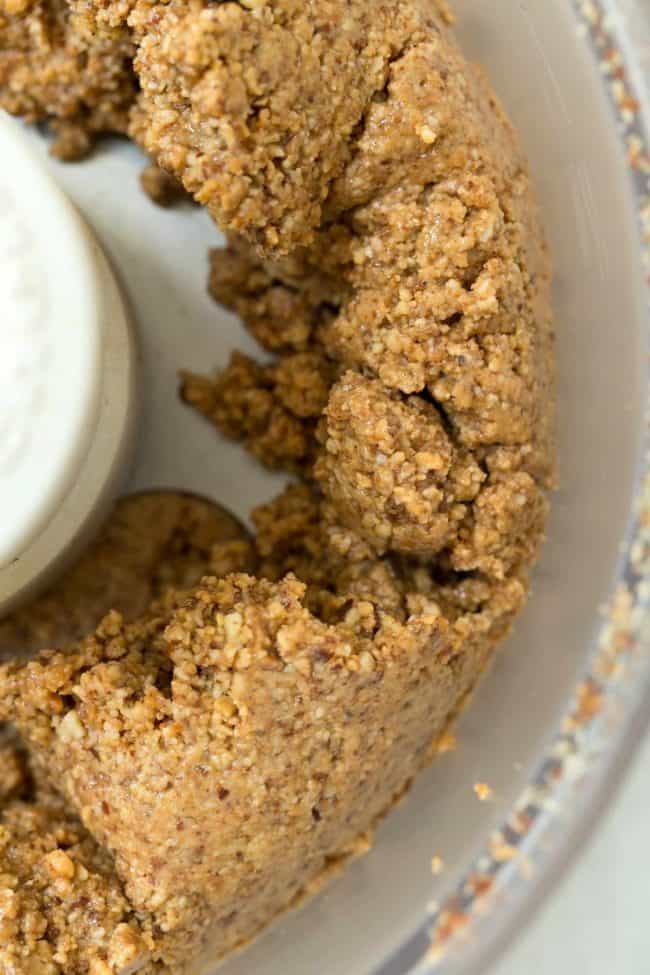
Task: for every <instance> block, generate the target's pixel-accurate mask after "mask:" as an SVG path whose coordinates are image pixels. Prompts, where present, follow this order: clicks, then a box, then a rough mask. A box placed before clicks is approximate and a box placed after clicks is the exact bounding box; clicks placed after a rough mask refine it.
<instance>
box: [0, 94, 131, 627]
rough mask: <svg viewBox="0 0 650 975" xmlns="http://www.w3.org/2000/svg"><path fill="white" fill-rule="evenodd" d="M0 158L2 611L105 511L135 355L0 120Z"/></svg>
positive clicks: (126, 421) (79, 244)
mask: <svg viewBox="0 0 650 975" xmlns="http://www.w3.org/2000/svg"><path fill="white" fill-rule="evenodd" d="M0 158H2V167H1V168H0V609H2V608H3V606H6V605H7V604H8V602H9V601H14V602H15V600H16V598H17V595H18V593H19V592H24V591H27V589H28V588H30V586H31V583H32V581H37V577H38V576H39V575H41V574H42V573H43V572H44V571H45V570H46V569H50V568H51V567H52V565H53V564H54V562H55V561H56V559H57V558H58V556H59V555H60V554H62V552H63V550H64V549H65V550H68V549H70V547H71V546H72V543H73V542H74V541H75V536H76V534H77V530H78V529H79V530H81V529H82V528H83V527H84V525H85V524H86V523H89V522H90V521H96V511H95V509H96V507H97V505H98V504H100V503H101V504H105V501H106V497H105V496H106V493H107V484H109V482H110V483H111V484H112V482H113V480H115V464H116V463H118V462H119V463H123V461H124V441H125V439H126V437H127V434H129V433H130V430H131V426H132V424H131V420H130V416H131V399H132V392H133V385H134V380H133V368H134V363H133V359H134V355H133V347H132V343H131V339H130V335H129V334H128V326H127V321H126V316H125V313H124V307H123V304H122V301H121V297H120V296H119V292H118V290H117V288H116V285H115V282H114V280H113V278H112V275H111V272H110V271H109V270H108V267H107V265H106V262H105V259H104V257H103V255H102V253H101V251H100V249H99V247H98V245H97V243H96V241H95V240H94V238H93V237H92V235H91V234H90V233H89V231H88V229H87V227H86V226H85V224H84V222H83V221H82V219H81V218H80V216H79V214H78V213H77V211H76V210H75V209H74V207H73V206H72V204H71V203H70V202H69V201H68V199H67V197H66V196H65V195H64V194H63V193H62V191H61V190H60V189H59V188H58V187H57V185H56V183H55V182H54V180H53V179H52V177H51V176H50V174H49V172H48V170H47V167H46V166H45V164H44V162H43V161H42V160H41V159H40V158H39V157H38V155H37V154H36V152H35V150H34V149H33V148H32V147H31V146H30V145H29V144H27V142H26V141H25V139H24V136H23V133H22V132H21V130H20V126H19V125H18V124H17V123H16V122H14V121H13V120H11V119H9V118H8V117H7V116H5V115H4V114H3V113H0ZM98 445H99V446H100V447H101V451H100V450H98ZM98 453H101V456H99V457H98V456H96V455H97V454H98ZM91 457H92V468H93V469H92V471H89V470H88V465H89V463H90V460H89V459H90V458H91ZM80 485H81V486H80ZM62 510H65V524H64V522H63V519H62V516H61V512H62ZM52 524H56V530H55V531H54V532H50V535H48V531H50V527H51V526H52Z"/></svg>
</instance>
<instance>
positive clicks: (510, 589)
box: [0, 0, 555, 975]
mask: <svg viewBox="0 0 650 975" xmlns="http://www.w3.org/2000/svg"><path fill="white" fill-rule="evenodd" d="M49 2H50V3H51V6H47V5H44V3H43V2H42V3H38V4H34V3H32V4H29V3H27V4H18V5H15V4H14V5H11V4H8V0H5V4H4V8H3V9H4V11H5V12H4V13H3V14H0V104H2V105H4V106H6V107H8V108H9V109H10V110H11V111H15V112H17V113H19V114H24V115H26V116H27V117H29V118H32V119H40V120H49V121H50V122H51V123H52V125H53V127H54V128H55V130H56V131H57V132H59V139H61V138H62V136H63V135H64V134H65V133H70V132H72V133H77V134H79V133H83V134H84V135H83V137H84V138H86V139H87V140H88V145H89V144H90V139H91V137H92V135H93V134H94V133H96V132H99V131H105V130H117V131H124V130H125V129H127V128H128V131H129V133H130V134H131V136H132V138H134V139H135V140H136V141H138V142H139V143H140V144H141V145H142V146H143V148H144V149H145V150H146V152H147V153H148V155H149V156H150V157H151V159H152V160H154V161H155V163H156V164H157V165H159V166H160V167H161V168H162V169H163V170H165V171H166V172H167V173H168V174H169V178H170V182H169V183H167V182H166V181H165V179H164V178H163V177H160V176H159V174H158V173H157V171H155V170H150V171H149V172H148V175H147V177H146V178H145V188H147V189H148V191H149V192H150V193H151V195H152V196H154V198H155V197H156V195H157V194H159V195H161V196H162V197H165V195H166V193H167V191H168V189H170V188H171V187H174V188H175V187H176V186H177V184H178V183H180V184H182V185H183V186H184V187H185V189H186V190H187V191H188V192H189V193H191V194H192V195H193V196H194V197H195V198H196V200H198V201H199V202H200V203H202V204H204V205H205V206H206V207H207V208H208V209H209V211H210V213H211V214H212V215H213V216H214V217H215V219H216V220H217V221H218V222H219V223H220V225H221V226H222V227H223V229H224V230H225V231H226V232H227V234H228V242H227V245H226V247H225V248H224V249H223V250H217V251H214V252H213V253H212V255H211V268H210V290H211V293H212V294H213V295H214V297H215V298H216V299H217V300H219V301H220V302H222V303H224V304H226V305H227V306H229V307H231V308H232V309H233V310H235V311H236V312H237V313H238V314H239V315H240V316H241V318H242V320H243V322H244V323H245V325H246V326H247V327H248V328H249V329H250V331H251V332H252V334H253V335H254V336H255V337H256V338H257V340H258V341H259V342H260V344H261V345H262V346H263V347H264V349H265V350H266V351H267V353H271V355H272V359H271V360H270V361H269V359H268V355H267V359H266V362H265V364H260V363H258V362H256V361H254V360H253V359H251V358H249V357H247V356H244V355H242V354H241V353H237V352H235V353H233V357H232V361H231V363H230V365H229V366H228V367H227V368H226V369H225V371H223V372H222V373H220V374H218V375H216V376H198V375H193V374H186V375H184V376H183V378H182V389H181V392H182V396H183V398H184V399H185V401H186V402H187V403H188V404H190V405H191V406H193V407H195V408H196V409H197V410H198V411H200V412H201V413H202V414H203V415H204V416H205V417H207V419H208V420H209V421H211V422H212V423H214V425H215V426H216V427H217V428H218V429H219V430H220V431H221V432H222V433H224V434H225V435H226V436H228V437H231V438H235V439H238V440H240V441H241V442H242V443H243V444H244V445H245V446H246V448H247V449H249V450H250V451H251V452H252V453H253V454H254V455H255V456H256V457H257V458H258V459H259V460H260V461H261V462H262V463H265V464H268V465H270V466H273V467H280V468H285V469H287V470H289V471H291V472H292V473H293V474H294V475H295V478H296V480H295V482H294V483H292V484H291V485H290V486H289V487H288V488H287V489H286V490H285V492H284V493H283V494H282V495H281V496H280V497H278V498H276V499H274V500H271V501H270V502H269V503H267V504H265V505H263V506H261V507H260V508H258V509H257V510H256V511H254V512H253V513H252V520H253V524H254V526H255V534H254V537H253V538H251V539H248V538H246V537H245V536H243V535H242V533H241V532H240V531H239V529H236V528H232V527H231V529H229V531H230V532H231V533H230V534H227V535H226V536H225V537H224V536H223V535H222V534H221V533H220V532H221V529H219V530H218V531H217V535H218V537H213V536H212V535H210V538H211V539H212V540H213V541H214V544H212V541H211V542H210V544H208V543H207V542H200V541H199V542H195V533H196V532H198V527H196V525H195V524H194V523H193V522H192V521H191V519H190V521H189V522H187V518H190V515H189V513H188V514H182V515H179V513H178V511H177V513H176V515H175V516H172V519H171V521H172V523H173V524H181V525H183V526H184V528H185V530H184V534H183V538H184V539H185V541H186V546H185V547H184V546H183V545H181V549H180V554H181V555H182V554H183V553H185V554H187V550H188V549H187V547H189V549H190V550H191V552H192V554H191V555H190V556H188V559H187V563H184V565H185V567H184V568H182V571H178V569H177V568H175V569H174V568H172V570H171V571H169V572H167V571H165V572H163V571H162V570H161V569H160V565H165V564H167V565H169V564H170V561H171V562H174V559H173V558H171V557H170V556H169V555H167V556H165V555H164V552H165V551H168V548H166V546H168V542H167V541H165V539H167V537H168V536H167V535H165V532H164V531H163V532H162V536H163V537H161V536H156V533H155V532H154V534H153V536H151V538H150V537H149V529H147V528H145V527H143V526H145V524H146V523H147V522H146V520H141V519H140V517H139V515H138V513H137V512H136V511H135V509H134V511H133V516H132V519H131V518H130V516H129V514H128V511H127V510H126V509H125V511H124V512H123V518H122V521H121V524H122V533H121V543H120V545H118V546H117V548H116V547H115V545H114V541H115V537H114V535H113V536H111V529H110V528H109V529H108V535H105V538H104V542H103V543H99V546H98V548H97V549H96V550H95V552H96V556H98V564H106V565H107V566H108V565H110V564H111V563H112V561H113V559H114V558H116V553H117V551H118V550H119V551H120V552H122V556H121V558H122V560H123V561H122V563H121V564H123V565H125V569H124V571H125V573H126V575H125V578H127V579H129V580H130V581H129V584H128V586H127V589H128V595H129V598H128V599H127V600H126V602H121V600H120V595H119V591H118V589H116V590H115V591H114V592H111V589H110V586H109V587H108V591H105V589H106V587H102V598H101V599H99V600H98V601H97V602H95V601H94V599H93V598H91V589H89V587H88V585H89V584H88V581H87V580H88V573H87V572H86V571H85V570H84V571H82V572H81V573H80V574H78V575H77V577H76V580H75V579H74V577H73V581H72V582H70V581H68V583H64V584H63V585H62V587H61V588H60V590H58V591H57V592H55V593H53V594H51V595H50V596H48V597H46V598H45V600H41V601H40V602H39V603H37V604H36V605H35V606H34V607H31V608H28V609H27V610H25V611H22V612H21V614H18V615H17V616H16V617H15V618H13V619H12V620H9V621H5V623H4V624H0V636H2V637H3V639H4V634H5V633H6V634H7V639H6V640H5V644H6V646H7V648H8V649H9V650H12V649H13V651H14V653H16V655H17V654H18V653H25V652H26V651H33V650H34V649H36V645H37V644H38V645H39V647H41V646H43V645H44V643H49V645H50V646H49V649H48V650H47V651H45V652H43V653H41V654H40V655H38V656H37V657H35V658H34V659H32V660H30V661H28V662H21V661H19V660H18V659H13V660H10V661H9V662H8V663H6V664H5V665H4V666H3V667H2V668H0V717H1V718H2V719H3V720H5V721H7V722H11V723H12V727H13V728H16V729H18V731H19V733H20V735H21V736H22V737H21V739H20V740H19V741H18V740H17V739H15V738H13V737H12V738H7V739H6V742H7V743H6V745H5V746H3V747H2V749H1V750H0V761H3V762H4V766H3V768H4V769H6V771H4V772H2V773H0V776H1V777H0V796H4V798H3V799H2V802H3V803H4V806H3V808H4V812H3V813H2V814H1V815H2V817H3V818H2V823H3V826H2V829H4V830H5V833H4V834H2V835H5V836H6V837H7V840H6V844H7V846H6V848H7V849H8V850H10V851H12V852H11V853H6V852H5V853H3V852H2V849H3V848H2V846H1V843H0V875H2V876H3V877H4V875H5V874H6V875H7V876H8V877H9V878H15V880H11V879H10V881H9V882H8V884H7V889H6V893H5V894H3V893H2V892H1V891H0V897H3V896H5V897H6V898H8V900H7V903H8V904H9V907H8V908H7V909H4V911H5V913H4V914H3V913H2V912H3V908H2V907H1V906H0V925H2V924H11V925H13V927H12V928H7V930H8V931H9V932H10V933H9V935H8V937H7V938H6V939H5V940H4V941H3V940H2V939H0V971H4V972H6V973H7V975H9V973H11V975H31V973H32V972H33V971H39V972H40V971H43V972H47V973H49V972H52V975H132V973H133V972H136V971H141V972H144V973H147V975H150V973H154V972H160V973H162V972H169V973H173V975H179V973H181V972H185V971H190V972H191V971H194V970H196V967H197V966H198V965H199V964H200V959H201V958H203V960H207V961H214V960H215V959H217V958H220V957H222V956H223V955H225V954H226V953H227V952H228V951H230V950H231V949H232V948H234V947H236V946H239V945H241V944H244V943H245V942H246V941H248V940H249V939H250V938H251V937H253V936H254V935H255V934H256V933H257V932H258V931H259V930H260V929H261V928H262V927H263V926H264V925H265V924H267V923H268V922H269V921H270V920H272V918H273V917H275V916H276V915H277V914H278V913H279V912H280V911H282V910H283V909H285V908H286V907H288V906H290V905H291V904H293V903H295V901H296V900H297V899H298V898H300V897H301V896H302V895H304V894H305V893H308V892H310V891H313V890H314V889H316V887H317V886H318V884H319V883H320V882H321V881H322V880H323V879H325V878H327V877H329V875H330V874H331V872H332V870H333V868H334V867H336V866H337V865H338V864H340V863H341V862H342V861H344V860H345V858H346V857H349V856H352V855H355V854H357V853H359V852H361V851H363V850H365V849H367V846H368V836H369V832H370V831H371V830H372V828H373V826H374V825H375V823H376V822H377V821H378V820H379V819H380V818H381V817H382V816H383V814H384V813H385V812H386V811H387V810H388V809H389V808H390V807H391V805H392V804H393V803H394V801H395V800H396V798H397V797H399V796H400V795H401V794H402V793H403V791H404V790H405V788H407V786H408V784H409V783H410V781H411V780H412V778H413V776H414V775H415V774H416V773H417V771H418V769H419V768H420V767H421V766H422V765H423V764H424V763H425V762H426V761H427V760H429V759H430V758H431V756H432V755H433V754H434V752H435V750H436V742H437V741H438V740H439V738H440V735H441V734H443V733H444V732H445V729H446V728H447V727H448V725H449V723H450V721H451V720H452V719H453V718H454V716H455V715H456V714H457V713H458V711H459V709H460V708H461V707H462V704H463V702H464V701H465V699H466V697H467V696H468V695H469V694H470V693H471V691H472V689H473V688H474V686H475V685H476V682H477V680H478V678H479V677H480V675H481V673H482V671H483V670H484V668H485V666H486V664H487V663H488V662H489V660H490V658H491V656H492V654H493V651H494V648H495V646H496V645H497V643H498V642H499V641H500V640H501V639H502V638H503V637H504V635H505V634H506V633H507V632H508V630H509V628H510V626H511V624H512V621H513V619H514V617H515V616H516V614H517V612H518V611H519V609H520V608H521V606H522V605H523V603H524V601H525V598H526V591H527V576H528V571H529V569H530V567H531V565H532V564H533V562H534V561H535V558H536V555H537V552H538V549H539V545H540V543H541V541H542V538H543V533H544V526H545V521H546V514H547V506H548V502H547V498H546V492H547V490H548V489H549V488H551V487H552V486H553V484H554V480H555V450H554V383H553V333H552V322H551V316H550V310H549V290H550V288H549V285H550V273H549V265H548V258H547V254H546V248H545V244H544V238H543V233H542V230H541V228H540V224H539V216H538V211H537V206H536V203H535V200H534V196H533V193H532V191H531V187H530V183H529V177H528V170H527V166H526V162H525V160H524V158H523V156H522V153H521V151H520V148H519V145H518V142H517V139H516V136H515V134H514V132H513V130H512V127H511V126H510V123H509V122H508V120H507V119H506V117H505V116H504V114H503V111H502V110H501V108H500V106H499V104H498V102H497V101H496V99H495V97H494V95H493V94H492V91H491V89H490V86H489V83H488V82H487V80H486V79H485V77H484V76H483V75H482V74H481V73H480V71H478V70H477V69H475V68H473V67H472V66H470V65H468V64H467V62H466V61H465V60H464V59H463V57H462V55H461V54H460V52H459V50H458V48H457V47H456V44H455V42H454V40H453V37H452V35H451V33H450V31H449V23H450V20H451V18H450V15H449V11H448V9H447V7H446V5H445V4H443V3H440V2H434V0H400V2H397V0H352V2H351V0H319V2H313V3H307V4H306V3H304V2H303V0H241V2H238V3H235V2H225V3H218V4H213V3H209V2H207V0H168V2H164V3H163V2H157V0H69V3H68V2H64V3H63V4H62V3H61V2H60V0H57V2H56V3H54V2H53V0H49ZM45 21H47V24H48V25H50V26H49V28H48V31H45V30H44V29H41V27H40V25H41V24H43V23H45ZM33 25H36V26H33ZM26 28H27V29H26ZM46 35H47V37H46ZM45 38H46V39H45ZM75 59H76V60H75ZM71 64H75V65H76V68H75V69H70V68H69V65H71ZM82 64H83V65H85V68H84V70H82V69H81V65H82ZM44 66H46V67H47V66H50V68H49V69H48V70H47V71H46V82H47V84H45V83H44V81H43V67H44ZM69 70H73V74H72V75H69V74H66V72H68V71H69ZM74 71H76V72H77V74H75V73H74ZM71 77H72V79H73V83H72V84H71V83H70V78H71ZM124 113H126V115H128V119H127V121H126V123H125V121H124V119H125V115H124ZM70 126H72V128H70ZM58 151H61V150H60V148H59V149H58ZM70 154H71V153H68V155H70ZM147 184H150V185H147ZM165 201H166V200H165ZM215 449H217V448H216V447H215ZM175 519H176V520H175ZM149 524H151V520H150V521H149ZM193 525H194V527H192V526H193ZM188 526H189V527H188ZM173 534H174V533H173V532H172V536H173ZM208 534H209V532H208ZM157 539H158V540H157ZM131 541H133V542H134V544H133V545H131ZM172 549H173V546H172ZM129 553H130V554H129ZM124 560H125V561H124ZM175 564H176V563H175ZM188 566H189V568H188ZM101 574H103V572H100V575H101ZM200 575H203V578H202V579H200V578H199V577H200ZM106 577H107V578H110V571H109V570H108V569H107V571H106ZM152 580H157V581H153V582H152ZM104 597H105V598H104ZM87 600H90V602H91V603H93V606H94V608H93V610H92V611H91V612H87V610H86V608H85V607H86V606H87V605H88V602H87ZM100 608H101V612H102V613H103V612H104V611H106V612H107V615H105V616H104V618H103V619H102V620H101V622H99V621H98V619H97V615H96V614H95V615H94V618H93V619H92V622H91V621H90V620H89V616H92V615H93V614H94V613H95V609H100ZM57 615H58V616H59V618H60V616H61V615H63V616H64V617H67V619H68V621H69V624H70V625H69V628H68V631H67V632H65V639H64V640H60V639H58V637H56V635H55V632H56V630H55V629H54V628H53V623H52V621H53V620H55V619H56V618H57ZM7 627H9V629H8V630H7ZM64 630H65V627H64ZM62 632H63V631H62ZM87 634H89V635H87ZM69 641H76V642H69ZM20 644H22V645H20ZM6 734H9V732H6ZM11 734H12V735H13V734H14V733H13V732H11ZM21 763H22V764H21ZM21 768H24V769H26V771H25V772H24V776H25V778H24V783H27V784H22V783H23V778H22V775H23V773H21V771H20V770H21ZM52 783H54V785H55V787H56V790H57V795H56V796H55V793H54V791H53V786H52ZM3 856H4V857H5V859H7V857H13V859H12V860H11V862H8V863H7V864H6V865H5V863H4V861H2V860H1V858H2V857H3ZM84 882H87V884H88V887H87V891H88V894H87V898H86V895H84V896H83V897H81V898H80V900H79V901H78V903H79V904H80V905H81V909H80V910H79V911H78V912H75V911H74V910H72V911H71V910H64V909H63V908H62V907H61V905H62V904H64V903H66V901H65V898H66V897H72V898H73V899H74V898H75V897H76V896H77V893H76V892H77V885H81V884H83V883H84ZM12 884H13V886H12ZM66 884H67V885H68V886H66ZM23 888H24V889H25V890H27V891H29V892H30V893H29V896H24V897H19V898H18V899H17V900H14V899H12V898H13V897H14V895H13V893H12V891H15V890H17V889H20V890H22V889H23ZM88 912H92V915H93V918H94V919H95V921H96V922H97V924H98V926H95V927H93V928H92V935H91V933H90V928H89V913H88ZM5 917H6V918H7V919H8V920H6V921H5V920H4V918H5ZM34 917H38V918H39V919H40V920H37V921H35V920H34ZM93 939H94V940H93ZM41 958H42V959H46V961H47V965H49V966H50V967H49V968H43V967H41V968H39V967H38V966H39V965H41V966H42V965H43V964H45V962H42V961H41ZM3 965H4V969H3V968H2V966H3ZM34 965H36V968H34ZM30 966H31V967H30Z"/></svg>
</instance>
